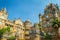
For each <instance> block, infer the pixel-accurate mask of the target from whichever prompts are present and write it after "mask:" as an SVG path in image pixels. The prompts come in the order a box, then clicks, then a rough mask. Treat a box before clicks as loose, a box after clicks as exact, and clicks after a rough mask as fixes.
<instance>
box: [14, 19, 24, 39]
mask: <svg viewBox="0 0 60 40" xmlns="http://www.w3.org/2000/svg"><path fill="white" fill-rule="evenodd" d="M14 24H15V29H16V33H15V35H16V37H17V40H24V30H25V29H24V23H23V22H22V21H21V19H20V18H18V19H15V20H14Z"/></svg>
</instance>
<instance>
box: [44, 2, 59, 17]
mask: <svg viewBox="0 0 60 40" xmlns="http://www.w3.org/2000/svg"><path fill="white" fill-rule="evenodd" d="M58 11H59V8H58V5H57V4H52V3H50V4H49V5H47V6H46V8H45V10H44V13H45V14H44V15H46V16H47V15H48V17H49V18H52V17H57V12H58Z"/></svg>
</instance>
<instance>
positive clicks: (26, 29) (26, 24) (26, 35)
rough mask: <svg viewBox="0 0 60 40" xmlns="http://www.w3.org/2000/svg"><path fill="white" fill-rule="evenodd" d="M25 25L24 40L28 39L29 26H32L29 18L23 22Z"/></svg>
mask: <svg viewBox="0 0 60 40" xmlns="http://www.w3.org/2000/svg"><path fill="white" fill-rule="evenodd" d="M24 26H25V40H30V28H31V27H32V23H31V22H30V20H29V19H27V20H26V21H25V23H24Z"/></svg>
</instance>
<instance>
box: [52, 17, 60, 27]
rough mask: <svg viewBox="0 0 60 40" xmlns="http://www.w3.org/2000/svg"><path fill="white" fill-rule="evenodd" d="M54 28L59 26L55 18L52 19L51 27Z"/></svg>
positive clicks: (59, 23)
mask: <svg viewBox="0 0 60 40" xmlns="http://www.w3.org/2000/svg"><path fill="white" fill-rule="evenodd" d="M52 26H53V27H54V28H58V27H59V26H60V22H59V21H58V19H57V18H54V21H53V25H52Z"/></svg>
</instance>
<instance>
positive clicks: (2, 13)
mask: <svg viewBox="0 0 60 40" xmlns="http://www.w3.org/2000/svg"><path fill="white" fill-rule="evenodd" d="M7 17H8V14H7V12H6V8H3V9H2V10H0V18H1V19H4V20H7Z"/></svg>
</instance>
